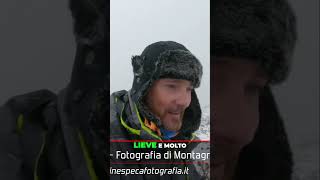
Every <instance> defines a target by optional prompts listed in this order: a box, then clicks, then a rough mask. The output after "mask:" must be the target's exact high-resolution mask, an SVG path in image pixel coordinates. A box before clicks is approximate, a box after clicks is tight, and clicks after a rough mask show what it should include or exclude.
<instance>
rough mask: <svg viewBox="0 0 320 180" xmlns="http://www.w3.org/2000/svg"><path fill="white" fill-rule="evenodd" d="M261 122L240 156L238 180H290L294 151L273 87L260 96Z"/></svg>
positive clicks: (237, 170) (237, 169)
mask: <svg viewBox="0 0 320 180" xmlns="http://www.w3.org/2000/svg"><path fill="white" fill-rule="evenodd" d="M259 109H260V123H259V127H258V130H257V132H256V134H255V137H254V139H253V141H252V142H251V143H250V144H249V145H247V146H246V147H245V148H244V149H243V150H242V152H241V153H240V155H239V161H238V166H237V168H236V177H237V178H236V179H237V180H242V179H243V180H254V179H260V180H267V179H273V180H290V179H291V173H292V166H293V160H292V152H291V149H290V145H289V141H288V137H287V134H286V131H285V127H284V123H283V120H282V118H281V116H280V113H279V112H278V109H277V105H276V102H275V100H274V98H273V95H272V92H271V89H270V87H267V88H266V90H265V91H264V92H263V93H262V94H261V96H260V105H259Z"/></svg>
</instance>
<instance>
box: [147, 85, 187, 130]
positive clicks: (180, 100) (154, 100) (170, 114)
mask: <svg viewBox="0 0 320 180" xmlns="http://www.w3.org/2000/svg"><path fill="white" fill-rule="evenodd" d="M192 89H193V87H192V85H191V82H190V81H187V80H181V79H159V80H157V81H155V82H154V83H153V84H152V86H151V88H150V90H149V92H148V94H147V96H146V99H145V102H146V104H147V106H148V107H149V108H150V110H151V112H152V113H153V114H154V115H155V116H157V118H159V119H160V121H161V122H162V124H163V126H164V127H165V128H166V129H167V130H171V131H178V130H180V128H181V126H182V120H183V114H184V111H185V109H186V108H187V107H188V106H189V105H190V102H191V91H192Z"/></svg>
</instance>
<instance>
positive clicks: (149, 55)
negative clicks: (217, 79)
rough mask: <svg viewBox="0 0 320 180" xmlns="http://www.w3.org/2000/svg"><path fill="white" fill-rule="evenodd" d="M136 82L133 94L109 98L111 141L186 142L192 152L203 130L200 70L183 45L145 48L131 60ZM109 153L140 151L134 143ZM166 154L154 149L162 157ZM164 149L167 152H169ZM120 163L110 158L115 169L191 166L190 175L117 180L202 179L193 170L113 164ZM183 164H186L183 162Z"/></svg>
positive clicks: (159, 44) (158, 44) (163, 43)
mask: <svg viewBox="0 0 320 180" xmlns="http://www.w3.org/2000/svg"><path fill="white" fill-rule="evenodd" d="M132 66H133V72H134V80H133V84H132V88H131V89H130V90H129V91H125V90H123V91H119V92H115V93H113V94H112V96H111V99H110V100H111V103H110V104H111V107H110V111H111V114H110V116H111V117H110V121H111V123H110V130H111V131H110V139H111V141H112V140H123V139H127V140H185V141H186V142H187V144H188V146H187V148H185V149H180V151H183V152H191V150H192V149H193V148H194V146H195V144H194V143H191V140H193V139H195V137H194V135H193V132H195V131H196V130H197V129H198V128H199V125H200V121H201V109H200V105H199V102H198V98H197V95H196V92H195V90H194V88H197V87H199V86H200V81H201V77H202V65H201V64H200V62H199V60H198V59H197V58H196V57H195V56H194V55H193V54H192V53H191V52H190V51H189V50H188V49H186V48H185V47H184V46H183V45H181V44H179V43H176V42H173V41H160V42H156V43H153V44H151V45H149V46H147V47H146V48H145V50H144V51H143V52H142V54H141V55H140V56H134V57H133V58H132ZM110 146H111V147H110V153H114V152H115V151H125V150H128V151H129V152H136V151H139V152H140V151H141V150H140V149H139V150H136V149H133V148H132V145H131V143H111V144H110ZM162 150H164V149H156V152H162ZM167 150H168V149H166V150H165V151H167ZM118 161H119V160H117V159H115V158H113V157H112V159H111V168H114V169H115V168H142V169H143V168H166V169H168V168H174V167H188V168H190V170H189V173H188V174H186V175H181V174H180V175H179V174H178V175H177V174H171V175H169V174H165V175H164V176H161V177H160V176H159V175H148V174H144V175H139V176H138V175H133V176H132V177H129V176H126V177H120V175H113V176H112V178H114V179H123V178H124V179H136V180H140V179H141V180H142V179H151V178H152V179H186V178H189V179H200V176H198V174H197V172H196V171H195V169H194V167H193V166H192V165H188V164H187V163H186V164H184V165H177V164H175V163H174V161H173V160H165V159H162V161H168V162H169V161H170V164H157V163H155V164H152V165H147V164H139V165H113V164H112V163H113V162H118ZM180 161H183V160H180Z"/></svg>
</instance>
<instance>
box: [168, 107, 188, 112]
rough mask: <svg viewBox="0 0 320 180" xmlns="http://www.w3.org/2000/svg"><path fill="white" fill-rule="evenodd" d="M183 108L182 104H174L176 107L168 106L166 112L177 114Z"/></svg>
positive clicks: (182, 110)
mask: <svg viewBox="0 0 320 180" xmlns="http://www.w3.org/2000/svg"><path fill="white" fill-rule="evenodd" d="M184 110H185V108H183V107H182V106H176V107H171V108H168V109H167V112H169V113H174V114H177V113H183V112H184Z"/></svg>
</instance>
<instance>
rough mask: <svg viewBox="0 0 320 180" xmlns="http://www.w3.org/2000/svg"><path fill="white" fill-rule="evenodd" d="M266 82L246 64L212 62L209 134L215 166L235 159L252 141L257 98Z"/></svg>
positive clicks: (242, 61)
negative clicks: (212, 145) (213, 148)
mask: <svg viewBox="0 0 320 180" xmlns="http://www.w3.org/2000/svg"><path fill="white" fill-rule="evenodd" d="M267 80H268V79H267V76H266V75H265V74H264V73H263V71H262V69H261V68H259V66H258V65H257V64H255V63H253V62H251V61H249V60H245V59H236V58H216V59H215V63H214V67H213V96H212V98H213V113H212V114H213V120H214V123H213V124H214V129H213V131H212V132H213V138H214V140H213V142H214V147H215V152H216V153H215V157H216V159H215V161H214V164H215V165H216V166H219V165H221V164H223V163H226V162H227V161H232V158H237V155H238V153H239V152H240V150H241V149H242V148H243V147H244V146H245V145H247V144H248V143H250V142H251V141H252V139H253V137H254V134H255V131H256V129H257V127H258V124H259V96H260V92H261V90H262V89H263V88H264V86H265V85H266V83H267ZM218 169H219V168H217V170H218Z"/></svg>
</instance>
